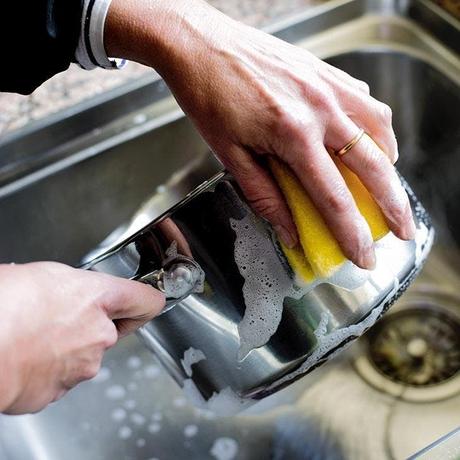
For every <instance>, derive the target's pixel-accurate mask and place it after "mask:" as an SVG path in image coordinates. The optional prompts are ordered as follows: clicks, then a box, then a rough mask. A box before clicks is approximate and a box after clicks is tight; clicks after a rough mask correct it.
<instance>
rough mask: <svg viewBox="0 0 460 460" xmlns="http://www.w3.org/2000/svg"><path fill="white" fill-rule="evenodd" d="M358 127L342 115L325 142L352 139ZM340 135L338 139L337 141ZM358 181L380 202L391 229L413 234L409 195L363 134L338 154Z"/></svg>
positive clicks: (405, 236) (403, 235)
mask: <svg viewBox="0 0 460 460" xmlns="http://www.w3.org/2000/svg"><path fill="white" fill-rule="evenodd" d="M358 131H359V128H358V127H357V126H356V125H355V124H354V123H353V122H352V121H351V120H349V119H346V117H345V118H344V119H343V120H341V122H339V123H336V129H335V133H334V134H333V135H332V139H334V140H335V141H334V140H332V139H329V140H327V144H328V146H330V147H331V148H332V149H334V150H337V149H338V148H340V147H338V145H341V144H339V142H340V143H341V142H342V141H343V140H344V139H353V137H354V136H356V134H357V132H358ZM337 139H341V141H339V142H338V141H337ZM340 159H341V161H343V162H344V164H345V165H346V166H348V167H349V168H350V169H351V170H352V171H353V172H354V173H355V174H356V175H357V176H358V177H359V178H360V180H361V181H362V183H363V184H364V186H365V187H366V188H367V189H368V190H369V192H370V193H371V194H372V196H373V197H374V199H375V201H376V202H377V204H378V205H379V206H380V208H381V210H382V212H383V214H384V215H385V218H386V220H387V223H388V225H389V227H390V228H391V230H392V231H393V233H394V234H395V235H396V236H397V237H399V238H401V239H404V240H409V239H412V238H414V236H415V224H414V219H413V217H412V210H411V207H410V202H409V198H408V196H407V193H406V192H405V190H404V188H403V186H402V184H401V181H400V180H399V177H398V175H397V173H396V170H395V168H394V167H393V165H392V164H391V162H390V161H389V159H388V158H387V157H386V156H385V155H384V154H383V153H382V151H381V150H380V149H379V147H378V146H377V145H376V144H375V143H374V142H373V141H372V139H371V138H370V137H369V136H367V135H364V136H363V137H362V138H361V140H360V141H359V142H358V143H357V144H356V145H355V146H354V147H353V148H352V149H351V150H350V151H349V152H348V153H346V154H345V155H343V156H341V157H340Z"/></svg>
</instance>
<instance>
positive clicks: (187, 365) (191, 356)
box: [181, 347, 206, 377]
mask: <svg viewBox="0 0 460 460" xmlns="http://www.w3.org/2000/svg"><path fill="white" fill-rule="evenodd" d="M205 359H206V356H205V355H204V353H203V352H202V351H201V350H196V349H195V348H193V347H190V348H189V349H188V350H186V351H185V353H184V358H183V359H181V363H182V367H183V368H184V371H185V373H186V374H187V376H188V377H191V376H192V372H193V371H192V366H193V365H194V364H196V363H199V362H200V361H203V360H205Z"/></svg>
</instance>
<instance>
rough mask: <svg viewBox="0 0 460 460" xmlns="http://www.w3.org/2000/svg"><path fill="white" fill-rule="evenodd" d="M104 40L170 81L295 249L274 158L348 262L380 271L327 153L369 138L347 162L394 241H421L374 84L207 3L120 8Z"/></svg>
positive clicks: (159, 1) (122, 3) (127, 2)
mask: <svg viewBox="0 0 460 460" xmlns="http://www.w3.org/2000/svg"><path fill="white" fill-rule="evenodd" d="M105 39H106V47H107V50H108V53H109V54H110V55H113V56H114V57H124V58H128V59H133V60H136V61H138V62H141V63H144V64H147V65H150V66H152V67H154V68H155V69H156V70H157V71H158V72H159V73H160V74H161V76H162V77H163V78H164V80H165V82H166V83H167V84H168V86H169V87H170V88H171V90H172V92H173V94H174V96H175V97H176V99H177V101H178V102H179V104H180V106H181V107H182V109H183V110H184V112H185V113H186V114H187V115H188V116H189V117H190V118H191V120H192V121H193V122H194V123H195V125H196V127H197V128H198V130H199V131H200V133H201V135H202V136H203V138H204V139H205V141H206V142H207V143H208V145H209V146H210V147H211V149H212V150H213V152H214V153H215V154H216V155H217V156H218V157H219V159H220V160H221V161H222V163H223V164H224V166H225V167H226V169H227V170H228V171H229V172H230V173H231V174H232V175H233V177H234V178H235V179H236V180H237V181H238V183H239V185H240V187H241V189H242V191H243V192H244V194H245V196H246V198H247V199H248V201H249V203H250V204H251V206H252V207H253V209H254V210H255V211H256V212H257V213H258V214H259V215H260V216H262V217H264V218H265V219H267V220H268V221H269V222H270V223H271V224H272V226H273V228H274V229H275V231H276V232H277V234H278V236H279V237H280V238H281V240H282V241H283V242H284V244H285V245H286V246H288V247H292V246H294V245H295V244H296V243H297V241H298V235H297V229H296V226H295V223H294V221H293V219H292V216H291V213H290V210H289V208H288V205H287V203H286V200H285V199H284V197H283V195H282V193H281V190H280V189H279V186H278V184H277V183H276V181H275V180H274V178H273V177H272V175H271V174H270V171H269V170H268V169H267V168H266V164H265V162H264V161H263V158H262V157H263V156H267V155H272V156H275V157H278V159H279V160H280V161H281V162H284V163H285V164H286V165H287V166H289V167H290V168H291V169H292V171H293V172H294V174H295V175H296V176H297V178H298V179H299V181H300V183H301V184H302V185H303V187H304V189H305V191H306V192H307V194H308V195H309V197H310V198H311V200H312V201H313V203H314V205H315V206H316V208H317V210H318V211H319V213H320V214H321V215H322V217H323V218H324V221H325V222H326V224H327V225H328V227H329V228H330V230H331V232H332V233H333V234H334V236H335V238H336V240H337V242H338V243H339V245H340V246H341V248H342V250H343V253H344V255H345V256H346V257H347V258H349V259H350V260H351V261H352V262H354V263H355V264H356V265H358V266H360V267H362V268H368V269H372V268H373V267H374V265H375V254H374V241H373V238H372V234H371V231H370V228H369V225H368V224H367V222H366V221H365V219H364V217H363V216H362V214H361V213H360V212H359V209H358V206H357V204H356V202H355V201H354V199H353V196H352V194H351V192H350V190H349V188H348V187H347V184H346V182H345V180H344V179H343V177H342V175H341V174H340V172H339V170H338V168H337V167H336V165H335V163H334V161H333V160H332V158H331V156H330V154H329V153H328V150H333V151H339V150H341V149H342V147H344V146H345V145H346V144H347V143H348V142H349V141H351V140H352V139H354V138H355V137H356V135H357V133H358V132H359V131H360V128H362V129H364V130H365V131H366V133H368V134H369V136H370V137H367V136H364V137H363V138H362V140H360V142H359V143H357V144H356V146H355V147H353V150H352V151H351V152H350V153H348V154H346V155H344V156H343V157H341V158H340V161H343V162H344V164H345V165H346V166H347V167H348V168H349V169H351V170H352V171H353V172H354V173H355V174H356V175H357V176H358V177H359V178H360V180H361V181H362V182H363V184H364V185H365V186H366V187H367V189H368V190H369V192H370V193H371V194H372V196H373V198H374V199H375V201H376V202H377V204H378V205H379V206H380V208H381V209H382V212H383V214H384V216H385V218H386V220H387V224H388V227H389V228H390V229H391V230H392V231H393V233H394V234H395V235H396V236H397V237H399V238H401V239H404V240H409V239H412V238H413V237H414V235H415V230H416V229H415V224H414V219H413V217H412V210H411V206H410V202H409V199H408V196H407V194H406V192H405V190H404V188H403V186H402V185H401V181H400V179H399V178H398V175H397V173H396V171H395V168H394V167H393V163H394V162H395V161H396V159H397V156H398V149H397V143H396V138H395V134H394V132H393V128H392V124H391V110H390V108H389V107H388V106H386V105H385V104H383V103H381V102H379V101H377V100H376V99H374V98H373V97H371V96H370V94H369V87H368V85H367V84H366V83H364V82H362V81H359V80H356V79H355V78H352V77H351V76H350V75H347V74H346V73H344V72H342V71H340V70H339V69H336V68H334V67H332V66H330V65H328V64H327V63H325V62H323V61H321V60H320V59H318V58H317V57H315V56H314V55H313V54H311V53H309V52H308V51H307V50H305V49H303V48H300V47H296V46H293V45H291V44H289V43H286V42H284V41H282V40H280V39H278V38H276V37H273V36H270V35H268V34H266V33H264V32H262V31H260V30H256V29H254V28H251V27H248V26H246V25H244V24H241V23H238V22H236V21H234V20H232V19H230V18H228V17H226V16H225V15H223V14H222V13H220V12H219V11H217V10H216V9H214V8H212V7H211V6H210V5H208V4H207V3H206V2H203V1H201V0H177V1H174V2H171V1H168V0H156V1H155V2H152V1H149V0H113V2H112V3H111V8H110V10H109V14H108V19H107V23H106V28H105ZM371 138H372V139H374V141H375V142H376V144H375V143H374V142H373V141H372V139H371ZM377 144H378V145H379V146H381V149H382V150H380V149H379V148H378V147H377Z"/></svg>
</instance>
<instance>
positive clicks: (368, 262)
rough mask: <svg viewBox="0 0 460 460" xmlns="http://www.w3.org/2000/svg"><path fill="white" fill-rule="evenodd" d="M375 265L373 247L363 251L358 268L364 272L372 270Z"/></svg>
mask: <svg viewBox="0 0 460 460" xmlns="http://www.w3.org/2000/svg"><path fill="white" fill-rule="evenodd" d="M375 264H376V259H375V251H374V245H372V246H371V247H370V248H369V249H367V250H366V251H364V252H363V253H362V254H361V257H360V267H361V268H365V269H366V270H374V268H375Z"/></svg>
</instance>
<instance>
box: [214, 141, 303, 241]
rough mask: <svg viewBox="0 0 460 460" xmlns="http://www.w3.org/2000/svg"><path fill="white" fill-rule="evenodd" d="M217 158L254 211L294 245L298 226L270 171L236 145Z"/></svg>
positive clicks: (283, 238) (281, 236) (282, 238)
mask: <svg viewBox="0 0 460 460" xmlns="http://www.w3.org/2000/svg"><path fill="white" fill-rule="evenodd" d="M220 158H221V161H222V162H223V164H224V165H225V167H226V168H227V170H228V171H229V172H230V173H231V174H232V175H233V177H234V178H235V179H236V181H237V182H238V184H239V186H240V187H241V190H242V191H243V193H244V195H245V197H246V199H247V200H248V201H249V204H250V205H251V207H252V209H253V210H254V211H255V212H256V214H258V215H259V216H261V217H263V218H264V219H266V220H267V221H268V222H270V224H271V225H272V226H273V228H274V230H275V232H276V233H277V235H278V236H279V238H280V239H281V241H282V242H283V243H284V244H285V245H286V246H287V247H289V248H292V247H294V246H295V245H296V244H297V241H298V236H297V230H296V227H295V224H294V221H293V220H292V216H291V212H290V211H289V208H288V206H287V204H286V201H285V199H284V197H283V195H282V193H281V190H280V189H279V187H278V184H277V183H276V182H275V180H274V179H273V177H272V176H271V174H270V173H269V172H268V171H267V170H266V169H265V168H263V167H262V166H261V165H260V164H258V163H257V162H256V161H255V159H254V158H253V157H252V156H251V154H250V153H249V152H247V151H246V150H244V149H242V148H240V147H237V146H235V145H234V146H232V147H231V149H230V151H228V152H227V153H226V155H225V157H224V158H222V157H220Z"/></svg>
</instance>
